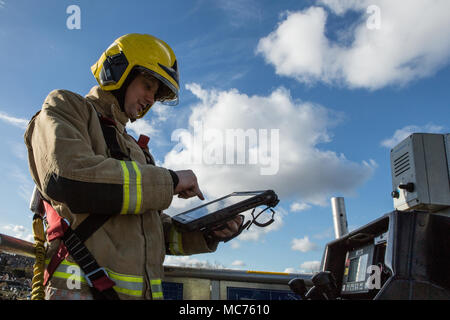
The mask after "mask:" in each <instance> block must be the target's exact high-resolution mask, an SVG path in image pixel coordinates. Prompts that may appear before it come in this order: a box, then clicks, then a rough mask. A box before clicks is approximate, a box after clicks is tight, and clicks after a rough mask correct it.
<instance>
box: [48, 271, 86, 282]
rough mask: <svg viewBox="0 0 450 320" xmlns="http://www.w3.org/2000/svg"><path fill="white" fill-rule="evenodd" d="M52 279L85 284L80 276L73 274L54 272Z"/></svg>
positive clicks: (84, 280)
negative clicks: (70, 280) (69, 280)
mask: <svg viewBox="0 0 450 320" xmlns="http://www.w3.org/2000/svg"><path fill="white" fill-rule="evenodd" d="M53 277H55V278H60V279H69V278H70V279H73V280H76V281H79V282H84V283H86V279H85V278H84V277H82V276H77V275H75V274H73V273H66V272H60V271H55V272H53Z"/></svg>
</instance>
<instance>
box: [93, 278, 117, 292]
mask: <svg viewBox="0 0 450 320" xmlns="http://www.w3.org/2000/svg"><path fill="white" fill-rule="evenodd" d="M91 282H92V285H93V286H94V288H95V289H97V290H98V291H100V292H101V291H104V290H107V289H110V288H112V287H114V286H115V285H116V283H115V282H114V281H112V280H111V279H110V278H108V277H107V276H106V275H104V276H102V277H100V278H98V279H96V280H92V281H91Z"/></svg>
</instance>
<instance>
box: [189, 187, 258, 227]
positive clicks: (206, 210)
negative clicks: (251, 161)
mask: <svg viewBox="0 0 450 320" xmlns="http://www.w3.org/2000/svg"><path fill="white" fill-rule="evenodd" d="M255 195H256V193H253V194H243V195H229V196H227V197H226V198H224V199H222V200H217V201H214V202H211V203H208V204H205V205H203V206H201V207H198V208H194V209H192V210H189V211H186V212H184V213H181V214H182V215H183V218H184V219H185V220H191V221H192V220H196V219H199V218H201V217H203V216H206V215H208V214H210V213H212V212H215V211H218V210H221V209H223V208H226V207H229V206H231V205H233V204H236V203H239V202H241V201H244V200H247V199H250V198H253V197H254V196H255Z"/></svg>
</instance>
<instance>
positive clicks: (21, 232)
mask: <svg viewBox="0 0 450 320" xmlns="http://www.w3.org/2000/svg"><path fill="white" fill-rule="evenodd" d="M0 230H3V233H4V234H6V235H9V236H11V237H14V238H18V239H22V240H26V241H30V242H33V241H34V238H33V234H32V233H30V232H29V230H28V229H27V228H25V227H24V226H21V225H14V224H8V225H4V226H0Z"/></svg>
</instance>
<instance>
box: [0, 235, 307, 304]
mask: <svg viewBox="0 0 450 320" xmlns="http://www.w3.org/2000/svg"><path fill="white" fill-rule="evenodd" d="M0 251H4V252H8V253H14V254H18V255H22V256H27V257H32V258H34V248H33V244H32V243H30V242H28V241H24V240H21V239H17V238H14V237H11V236H7V235H3V234H0ZM164 274H165V279H164V280H165V281H164V282H163V288H164V297H165V298H166V299H184V300H199V299H201V300H227V299H233V300H234V299H260V300H274V299H276V300H279V299H282V300H285V299H295V298H298V297H296V296H295V295H294V294H293V293H292V292H291V290H290V288H289V286H288V282H289V281H290V280H291V279H293V278H302V279H304V280H305V284H306V286H307V287H311V286H312V282H311V275H310V274H295V273H281V272H262V271H246V270H228V269H204V268H188V267H179V266H164Z"/></svg>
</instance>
